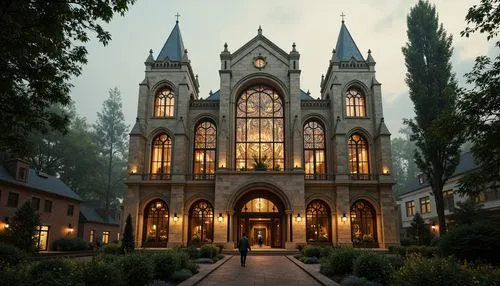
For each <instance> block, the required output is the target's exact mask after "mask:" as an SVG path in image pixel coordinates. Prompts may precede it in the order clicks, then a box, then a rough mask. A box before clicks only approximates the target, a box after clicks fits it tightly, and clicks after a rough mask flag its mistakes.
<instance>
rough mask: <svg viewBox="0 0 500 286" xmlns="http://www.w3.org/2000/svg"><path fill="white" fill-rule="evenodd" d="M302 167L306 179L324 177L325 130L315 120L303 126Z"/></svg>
mask: <svg viewBox="0 0 500 286" xmlns="http://www.w3.org/2000/svg"><path fill="white" fill-rule="evenodd" d="M304 169H305V173H306V179H325V173H326V170H325V169H326V168H325V131H324V129H323V126H321V124H319V123H318V122H316V121H310V122H309V123H307V124H306V125H305V126H304Z"/></svg>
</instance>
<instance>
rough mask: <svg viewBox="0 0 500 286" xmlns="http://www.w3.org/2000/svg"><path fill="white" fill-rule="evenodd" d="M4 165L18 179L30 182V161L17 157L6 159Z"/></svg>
mask: <svg viewBox="0 0 500 286" xmlns="http://www.w3.org/2000/svg"><path fill="white" fill-rule="evenodd" d="M4 165H5V168H6V169H7V171H8V172H9V174H10V175H11V176H12V178H14V179H15V180H16V181H20V182H23V183H27V182H28V173H29V167H30V163H29V162H28V161H25V160H22V159H19V158H16V159H11V160H8V161H6V162H5V163H4Z"/></svg>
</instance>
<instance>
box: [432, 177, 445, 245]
mask: <svg viewBox="0 0 500 286" xmlns="http://www.w3.org/2000/svg"><path fill="white" fill-rule="evenodd" d="M435 180H439V183H436V184H433V186H432V193H433V194H434V201H435V202H436V212H437V216H438V223H439V235H440V236H442V235H444V234H446V218H445V216H444V198H443V184H442V182H441V181H442V180H441V178H435Z"/></svg>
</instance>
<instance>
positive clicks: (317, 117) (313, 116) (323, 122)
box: [301, 112, 330, 138]
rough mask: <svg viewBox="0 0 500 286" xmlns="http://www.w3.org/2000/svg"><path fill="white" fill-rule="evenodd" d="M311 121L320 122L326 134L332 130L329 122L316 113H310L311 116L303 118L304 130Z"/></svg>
mask: <svg viewBox="0 0 500 286" xmlns="http://www.w3.org/2000/svg"><path fill="white" fill-rule="evenodd" d="M309 121H318V122H320V123H321V125H322V126H323V128H324V129H325V133H326V132H327V130H328V129H329V128H330V126H329V124H328V123H327V122H328V120H327V119H326V118H325V116H323V115H322V114H319V113H315V112H314V113H309V114H307V115H305V116H303V117H302V124H301V126H302V129H304V125H306V124H307V123H308V122H309ZM325 138H326V137H325Z"/></svg>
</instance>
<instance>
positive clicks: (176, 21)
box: [174, 12, 181, 24]
mask: <svg viewBox="0 0 500 286" xmlns="http://www.w3.org/2000/svg"><path fill="white" fill-rule="evenodd" d="M174 16H175V17H177V20H175V23H176V24H179V17H180V16H181V15H179V12H177V14H175V15H174Z"/></svg>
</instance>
